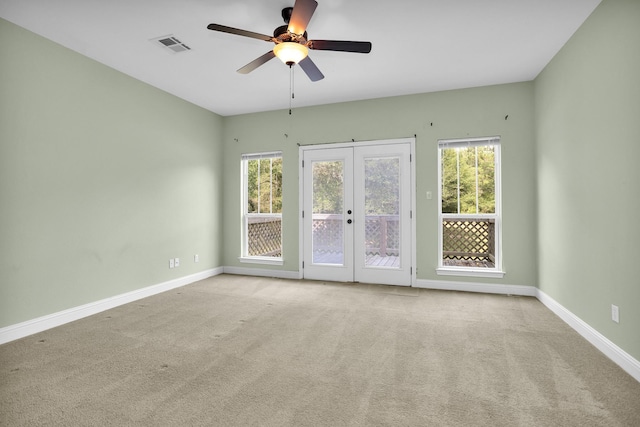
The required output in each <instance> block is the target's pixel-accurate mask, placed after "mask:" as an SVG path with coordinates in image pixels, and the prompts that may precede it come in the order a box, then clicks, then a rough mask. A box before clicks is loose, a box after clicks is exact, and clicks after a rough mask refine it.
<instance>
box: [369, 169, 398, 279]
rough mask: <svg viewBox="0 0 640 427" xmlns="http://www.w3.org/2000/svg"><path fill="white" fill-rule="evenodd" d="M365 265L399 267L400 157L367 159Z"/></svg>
mask: <svg viewBox="0 0 640 427" xmlns="http://www.w3.org/2000/svg"><path fill="white" fill-rule="evenodd" d="M364 180H365V184H364V188H365V248H364V258H365V266H366V267H387V268H399V267H400V221H399V220H400V159H399V158H398V157H386V158H369V159H365V161H364Z"/></svg>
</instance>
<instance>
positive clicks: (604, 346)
mask: <svg viewBox="0 0 640 427" xmlns="http://www.w3.org/2000/svg"><path fill="white" fill-rule="evenodd" d="M222 273H227V274H238V275H248V276H261V277H277V278H281V279H299V278H300V277H299V272H297V271H282V270H268V269H258V268H245V267H219V268H214V269H211V270H206V271H203V272H200V273H196V274H192V275H189V276H185V277H181V278H178V279H174V280H170V281H168V282H164V283H159V284H157V285H152V286H148V287H146V288H142V289H137V290H135V291H131V292H127V293H125V294H121V295H116V296H114V297H110V298H105V299H103V300H100V301H95V302H92V303H89V304H85V305H81V306H79V307H74V308H70V309H68V310H64V311H59V312H57V313H53V314H49V315H46V316H42V317H38V318H36V319H32V320H27V321H26V322H22V323H18V324H15V325H11V326H7V327H4V328H0V344H4V343H7V342H10V341H14V340H17V339H20V338H23V337H26V336H29V335H32V334H35V333H38V332H42V331H45V330H47V329H51V328H54V327H56V326H60V325H63V324H65V323H69V322H73V321H75V320H79V319H82V318H83V317H87V316H91V315H94V314H97V313H100V312H102V311H105V310H109V309H111V308H114V307H118V306H120V305H123V304H128V303H130V302H133V301H137V300H139V299H142V298H146V297H150V296H152V295H156V294H159V293H162V292H166V291H169V290H171V289H175V288H179V287H181V286H185V285H188V284H191V283H194V282H197V281H199V280H203V279H206V278H209V277H213V276H217V275H219V274H222ZM416 287H417V288H425V289H440V290H450V291H464V292H480V293H489V294H503V295H519V296H533V297H536V298H538V300H540V302H541V303H542V304H544V305H545V306H546V307H547V308H548V309H549V310H551V311H552V312H553V313H555V314H556V315H557V316H558V317H560V319H562V320H563V321H564V322H566V323H567V324H568V325H569V326H570V327H571V328H573V329H574V330H575V331H576V332H578V333H579V334H580V335H582V337H584V338H585V339H586V340H587V341H589V342H590V343H591V344H592V345H593V346H595V347H596V348H597V349H598V350H600V351H601V352H602V353H604V354H605V355H606V356H607V357H609V358H610V359H611V360H612V361H613V362H614V363H616V364H617V365H618V366H620V367H621V368H622V369H624V370H625V371H626V372H627V373H628V374H629V375H631V376H632V377H633V378H635V379H636V380H637V381H638V382H640V362H639V361H638V360H636V359H635V358H633V357H632V356H631V355H630V354H628V353H627V352H625V351H624V350H622V349H621V348H620V347H618V346H617V345H615V344H614V343H613V342H611V341H610V340H609V339H607V338H606V337H605V336H604V335H602V334H601V333H599V332H598V331H596V330H595V329H593V328H592V327H591V326H589V325H588V324H587V323H586V322H584V321H583V320H582V319H580V318H579V317H578V316H576V315H575V314H573V313H572V312H570V311H569V310H567V309H566V308H565V307H564V306H562V305H561V304H560V303H558V302H557V301H556V300H554V299H553V298H551V297H550V296H549V295H547V294H546V293H544V292H543V291H541V290H540V289H537V288H535V287H533V286H521V285H499V284H490V283H469V282H449V281H442V280H422V279H418V280H417V281H416Z"/></svg>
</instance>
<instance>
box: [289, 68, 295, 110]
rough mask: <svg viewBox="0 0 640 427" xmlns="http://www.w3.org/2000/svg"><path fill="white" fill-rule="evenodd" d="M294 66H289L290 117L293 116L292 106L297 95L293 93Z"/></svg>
mask: <svg viewBox="0 0 640 427" xmlns="http://www.w3.org/2000/svg"><path fill="white" fill-rule="evenodd" d="M293 83H294V81H293V64H291V65H289V115H291V104H292V102H293V101H292V100H293V98H295V95H294V93H293Z"/></svg>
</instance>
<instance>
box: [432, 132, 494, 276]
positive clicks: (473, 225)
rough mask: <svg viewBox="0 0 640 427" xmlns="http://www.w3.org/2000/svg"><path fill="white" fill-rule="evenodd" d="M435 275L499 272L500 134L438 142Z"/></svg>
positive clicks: (485, 274) (483, 274)
mask: <svg viewBox="0 0 640 427" xmlns="http://www.w3.org/2000/svg"><path fill="white" fill-rule="evenodd" d="M438 157H439V169H440V170H439V181H440V182H439V191H440V209H439V226H440V234H439V242H440V245H439V246H440V248H439V259H440V261H439V265H438V273H439V274H459V275H478V276H488V277H502V276H503V273H502V264H501V257H500V232H501V226H500V225H501V217H500V215H501V213H500V138H498V137H492V138H474V139H463V140H461V139H457V140H441V141H438Z"/></svg>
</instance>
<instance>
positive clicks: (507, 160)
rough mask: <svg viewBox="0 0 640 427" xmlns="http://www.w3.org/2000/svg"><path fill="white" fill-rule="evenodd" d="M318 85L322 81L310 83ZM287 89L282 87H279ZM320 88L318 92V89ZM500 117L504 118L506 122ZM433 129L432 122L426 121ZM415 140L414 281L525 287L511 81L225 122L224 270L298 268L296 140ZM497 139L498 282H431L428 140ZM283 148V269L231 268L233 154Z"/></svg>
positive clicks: (528, 177) (530, 178)
mask: <svg viewBox="0 0 640 427" xmlns="http://www.w3.org/2000/svg"><path fill="white" fill-rule="evenodd" d="M318 84H319V85H321V84H322V83H321V82H320V83H318ZM283 90H285V91H286V90H287V88H283ZM319 90H321V87H320V88H319ZM507 115H508V116H509V117H508V119H506V120H505V117H506V116H507ZM432 124H433V125H432ZM414 135H417V142H416V174H417V186H416V192H417V206H416V215H417V216H416V218H417V219H416V221H417V230H416V236H417V266H416V267H417V269H418V279H429V280H455V281H467V282H469V281H472V282H490V283H504V284H511V285H528V286H535V285H536V283H537V277H536V274H537V270H536V265H537V261H536V256H537V253H536V233H537V230H536V208H535V195H536V189H535V182H536V181H535V139H534V121H533V83H532V82H528V83H516V84H507V85H499V86H491V87H482V88H474V89H465V90H455V91H447V92H438V93H430V94H421V95H411V96H400V97H393V98H384V99H376V100H369V101H359V102H350V103H343V104H333V105H326V106H318V107H309V108H299V109H294V111H293V114H292V115H291V116H289V115H288V111H274V112H266V113H256V114H248V115H240V116H234V117H227V118H225V126H224V144H225V152H224V158H225V162H224V168H225V169H224V175H225V205H224V207H223V222H224V224H225V227H224V241H225V245H224V253H223V263H224V265H226V266H235V267H244V268H252V267H255V268H261V269H262V268H275V269H282V270H286V271H298V263H299V256H298V253H299V251H298V211H299V208H298V144H301V145H308V144H320V143H330V142H344V141H351V140H352V139H355V140H356V141H365V140H375V139H391V138H399V137H409V136H414ZM490 135H500V136H502V168H503V169H502V173H503V180H502V182H503V204H504V206H503V217H504V223H503V234H504V239H503V251H504V270H505V271H506V275H505V276H504V278H503V279H484V280H483V279H478V278H473V279H469V278H467V279H465V278H461V277H450V276H437V275H436V273H435V269H436V266H437V265H438V256H437V254H438V220H437V215H438V203H437V197H434V198H433V199H431V200H427V199H426V192H427V191H431V192H433V194H434V195H435V194H437V188H438V187H437V179H438V177H437V140H438V139H440V138H461V137H475V136H490ZM272 150H282V151H283V161H284V170H283V180H284V189H283V193H284V208H283V209H284V212H283V227H284V242H283V252H284V257H285V264H284V266H282V267H266V266H263V265H251V264H246V263H245V264H241V263H240V262H239V261H238V256H239V255H240V232H241V221H240V214H239V211H240V155H241V154H242V153H251V152H261V151H272Z"/></svg>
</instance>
